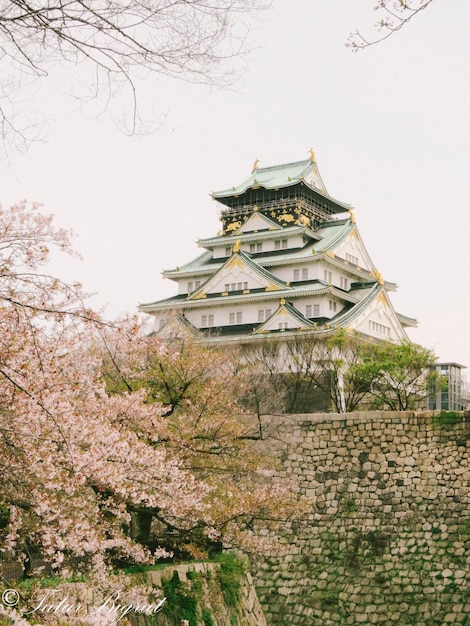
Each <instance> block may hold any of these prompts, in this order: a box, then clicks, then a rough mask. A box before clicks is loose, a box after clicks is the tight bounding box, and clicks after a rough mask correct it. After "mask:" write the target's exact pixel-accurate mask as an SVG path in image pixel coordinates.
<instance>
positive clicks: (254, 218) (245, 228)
mask: <svg viewBox="0 0 470 626" xmlns="http://www.w3.org/2000/svg"><path fill="white" fill-rule="evenodd" d="M259 230H283V228H282V226H281V225H280V224H278V223H277V222H275V221H274V220H272V219H270V218H269V217H267V216H266V215H263V214H262V213H259V212H258V211H255V212H254V213H253V215H250V217H249V218H248V219H247V220H246V222H245V223H244V224H242V225H241V226H240V228H239V229H238V230H237V231H236V232H235V233H234V234H235V235H240V234H241V233H249V232H254V231H259Z"/></svg>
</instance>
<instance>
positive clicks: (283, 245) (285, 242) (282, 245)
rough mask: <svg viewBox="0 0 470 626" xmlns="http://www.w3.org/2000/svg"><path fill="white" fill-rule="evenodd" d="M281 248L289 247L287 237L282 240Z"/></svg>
mask: <svg viewBox="0 0 470 626" xmlns="http://www.w3.org/2000/svg"><path fill="white" fill-rule="evenodd" d="M281 248H287V239H283V240H282V241H281Z"/></svg>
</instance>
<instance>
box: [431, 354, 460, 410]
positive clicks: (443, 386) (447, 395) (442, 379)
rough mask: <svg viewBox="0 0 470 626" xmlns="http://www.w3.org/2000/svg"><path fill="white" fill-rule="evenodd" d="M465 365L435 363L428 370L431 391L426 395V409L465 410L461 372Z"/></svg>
mask: <svg viewBox="0 0 470 626" xmlns="http://www.w3.org/2000/svg"><path fill="white" fill-rule="evenodd" d="M463 369H466V368H465V365H459V364H458V363H435V364H434V365H430V366H429V368H428V374H434V375H435V377H434V379H433V378H432V377H431V379H430V381H431V389H430V393H429V395H428V407H427V408H428V409H431V410H436V411H463V410H464V409H466V408H467V399H466V397H465V393H464V385H463V379H462V370H463Z"/></svg>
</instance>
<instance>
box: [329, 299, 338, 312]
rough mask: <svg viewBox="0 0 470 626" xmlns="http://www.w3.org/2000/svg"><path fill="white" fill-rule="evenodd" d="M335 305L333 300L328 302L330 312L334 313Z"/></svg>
mask: <svg viewBox="0 0 470 626" xmlns="http://www.w3.org/2000/svg"><path fill="white" fill-rule="evenodd" d="M336 304H337V303H336V302H335V301H334V300H329V307H330V311H336Z"/></svg>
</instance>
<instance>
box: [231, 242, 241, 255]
mask: <svg viewBox="0 0 470 626" xmlns="http://www.w3.org/2000/svg"><path fill="white" fill-rule="evenodd" d="M232 252H240V239H237V240H236V242H235V243H234V244H233V248H232Z"/></svg>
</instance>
